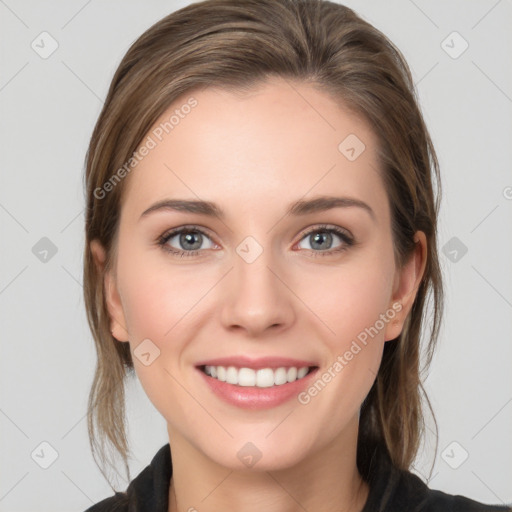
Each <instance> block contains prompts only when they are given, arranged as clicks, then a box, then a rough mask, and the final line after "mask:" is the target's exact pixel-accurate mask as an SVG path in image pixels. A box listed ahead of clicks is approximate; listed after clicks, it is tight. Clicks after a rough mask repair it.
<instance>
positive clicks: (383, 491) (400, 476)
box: [363, 452, 512, 512]
mask: <svg viewBox="0 0 512 512" xmlns="http://www.w3.org/2000/svg"><path fill="white" fill-rule="evenodd" d="M370 466H371V467H370V469H371V471H370V474H369V480H370V482H369V483H370V492H369V496H368V500H367V503H366V505H365V507H364V508H363V512H374V511H377V510H378V511H379V512H403V511H407V512H512V507H511V506H507V505H504V504H502V505H495V504H485V503H480V502H478V501H475V500H472V499H470V498H467V497H465V496H460V495H452V494H448V493H445V492H442V491H439V490H435V489H431V488H429V487H428V486H427V484H426V483H425V482H424V481H423V480H422V479H421V478H420V477H419V476H418V475H416V474H414V473H412V472H410V471H406V470H403V469H398V468H397V467H396V466H394V465H393V464H392V463H391V460H390V458H389V456H388V455H387V454H385V453H382V452H380V453H375V454H374V456H373V458H372V461H371V465H370Z"/></svg>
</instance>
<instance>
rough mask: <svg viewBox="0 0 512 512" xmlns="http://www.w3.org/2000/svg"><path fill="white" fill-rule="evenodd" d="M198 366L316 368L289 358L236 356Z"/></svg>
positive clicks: (309, 362)
mask: <svg viewBox="0 0 512 512" xmlns="http://www.w3.org/2000/svg"><path fill="white" fill-rule="evenodd" d="M196 366H197V367H200V366H225V367H228V366H235V367H236V368H252V369H253V370H259V369H261V368H281V367H283V366H284V367H290V366H295V367H297V368H302V367H304V366H307V367H311V366H317V364H316V363H314V362H312V361H306V360H300V359H292V358H290V357H272V356H267V357H258V358H250V357H247V356H236V357H218V358H215V359H208V360H207V361H201V362H200V363H198V364H197V365H196Z"/></svg>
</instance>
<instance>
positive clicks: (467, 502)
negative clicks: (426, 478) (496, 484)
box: [425, 489, 512, 512]
mask: <svg viewBox="0 0 512 512" xmlns="http://www.w3.org/2000/svg"><path fill="white" fill-rule="evenodd" d="M443 510H446V511H447V512H512V507H509V506H507V505H495V504H485V503H481V502H479V501H474V500H472V499H470V498H466V497H465V496H460V495H456V496H454V495H452V494H446V493H444V492H442V491H438V490H433V489H428V490H427V502H426V506H425V512H437V511H443Z"/></svg>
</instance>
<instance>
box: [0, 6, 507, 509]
mask: <svg viewBox="0 0 512 512" xmlns="http://www.w3.org/2000/svg"><path fill="white" fill-rule="evenodd" d="M188 3H189V2H181V1H180V2H176V1H173V2H171V1H162V0H160V1H153V2H143V1H142V0H138V1H136V0H131V1H126V0H123V1H121V0H109V1H103V2H100V1H99V0H92V1H91V0H90V1H88V2H87V1H84V0H73V1H69V0H68V1H64V0H60V1H53V2H38V1H35V0H32V1H29V0H18V1H17V0H5V1H4V0H0V34H1V45H0V52H1V54H0V109H1V110H0V119H1V125H0V126H1V128H0V129H1V133H0V140H1V143H2V151H1V152H0V163H1V166H0V168H1V172H2V182H1V187H0V222H1V226H2V232H1V233H2V250H1V251H0V257H1V260H0V269H1V275H0V308H1V321H2V324H1V325H2V327H1V329H2V330H1V334H2V338H1V342H2V349H1V357H0V364H1V367H0V379H1V388H0V389H1V396H0V428H1V436H0V443H1V446H0V450H1V452H0V460H1V461H2V463H1V466H0V511H2V512H3V511H16V512H26V511H31V510H36V509H37V510H39V511H40V512H45V511H50V510H51V511H64V510H66V511H69V510H76V511H83V510H85V509H86V508H87V507H88V506H90V505H91V504H92V503H95V502H97V501H99V500H100V499H102V498H105V497H106V496H108V495H111V490H110V488H109V487H108V485H107V484H106V482H105V481H104V480H103V478H102V476H101V474H100V473H99V471H98V469H97V468H96V466H95V465H94V462H93V459H92V456H91V454H90V451H89V446H88V442H87V432H86V420H85V412H86V398H87V393H88V391H89V385H90V383H91V379H92V375H93V368H94V363H95V353H94V347H93V342H92V339H91V335H90V333H89V331H88V327H87V324H86V320H85V311H84V305H83V300H82V284H81V275H82V246H83V222H84V216H83V206H84V201H83V191H82V172H83V162H84V156H85V151H86V147H87V144H88V140H89V137H90V135H91V132H92V129H93V125H94V123H95V120H96V118H97V116H98V114H99V112H100V108H101V105H102V100H103V98H104V97H105V95H106V92H107V88H108V85H109V83H110V80H111V78H112V75H113V72H114V70H115V68H116V66H117V64H118V63H119V61H120V59H121V57H122V56H123V54H124V53H125V52H126V50H127V49H128V46H129V45H130V44H131V43H132V42H133V41H134V40H135V38H136V37H137V36H138V35H140V34H141V33H142V32H143V31H144V30H145V29H147V28H149V26H150V25H152V24H153V23H154V22H156V21H157V20H158V19H160V18H161V17H163V16H164V15H166V14H168V13H170V12H172V11H174V10H176V9H178V8H180V7H182V6H184V5H186V4H188ZM346 5H348V6H350V7H352V8H354V9H355V10H356V11H357V12H358V13H359V14H360V15H362V16H363V17H364V18H365V19H366V20H368V21H370V22H371V23H373V24H374V25H375V26H377V28H379V29H381V30H382V31H383V32H384V33H385V34H386V35H388V36H389V37H390V38H391V40H392V41H393V42H395V43H396V44H397V46H398V47H399V48H400V49H401V50H402V52H403V53H404V54H405V56H406V58H407V59H408V62H409V64H410V66H411V68H412V71H413V76H414V78H415V81H416V84H417V86H418V91H419V94H420V98H421V104H422V109H423V111H424V113H425V118H426V121H427V124H428V127H429V129H430V130H431V135H432V137H433V140H434V144H435V145H436V148H437V151H438V155H439V158H440V164H441V171H442V177H443V186H444V199H443V204H442V210H441V225H440V248H442V247H443V246H445V244H447V243H448V242H449V241H450V240H451V239H452V238H453V237H457V238H458V239H459V240H460V242H461V243H462V244H464V245H465V246H466V247H467V253H466V254H465V255H463V256H462V257H460V255H461V254H462V253H461V252H460V251H459V250H458V249H457V251H458V253H457V254H458V258H459V259H458V261H456V262H454V261H451V260H450V258H449V257H448V256H446V255H445V254H443V253H442V254H441V259H442V264H443V271H444V274H445V277H446V288H447V306H446V317H445V324H444V328H443V331H442V334H441V340H440V346H439V350H438V352H437V355H436V357H435V359H434V361H433V366H432V370H431V372H430V374H429V375H428V378H427V380H426V389H427V391H428V392H429V397H430V399H431V401H432V404H433V406H434V409H435V414H436V418H437V420H438V424H439V429H440V438H439V450H438V455H437V459H436V465H435V466H434V469H433V472H432V478H431V479H430V480H429V486H430V487H431V488H434V489H441V490H444V491H445V492H448V493H451V494H462V495H465V496H468V497H471V498H473V499H476V500H479V501H483V502H486V503H504V502H508V503H510V502H512V464H511V460H512V436H511V432H512V382H511V371H510V369H511V363H512V344H511V338H512V336H511V335H512V322H511V318H512V270H511V268H512V265H511V262H512V243H511V236H510V235H511V233H512V231H511V227H512V215H511V213H512V200H511V197H512V173H511V171H510V169H511V161H512V158H511V157H512V154H511V153H512V150H511V142H512V123H511V119H512V118H511V112H512V72H511V66H510V62H511V61H510V53H511V49H512V32H511V31H510V27H511V26H512V5H511V2H510V1H507V0H500V1H496V0H492V1H487V0H472V1H467V0H464V1H463V0H459V1H450V2H447V1H441V0H437V1H427V0H415V1H414V2H413V1H408V0H394V1H387V2H382V1H378V0H373V1H362V0H359V1H358V0H352V1H348V2H346ZM43 31H47V32H49V33H50V34H51V36H52V37H53V38H54V39H55V40H56V41H57V42H58V45H59V46H58V48H57V50H56V51H55V52H54V53H53V54H52V55H51V56H50V57H48V58H47V59H43V58H41V57H40V56H39V54H38V53H36V52H35V51H34V50H33V49H32V47H31V43H32V41H34V40H36V42H37V40H38V39H37V38H38V36H39V34H40V33H41V32H43ZM453 31H457V32H458V33H459V34H460V35H461V36H462V37H463V38H464V40H466V41H467V42H468V43H469V47H468V49H467V50H466V51H465V52H464V53H463V54H462V55H460V56H459V57H458V58H452V56H450V55H449V54H448V53H447V52H446V51H445V49H448V50H449V48H448V47H449V46H451V47H452V48H451V50H449V51H451V52H452V54H453V52H457V51H458V50H459V49H461V48H462V46H461V44H462V41H461V40H460V39H457V38H455V39H453V36H452V37H451V38H449V39H448V40H447V41H446V42H445V43H444V45H443V46H444V48H443V46H442V42H443V41H444V40H445V39H446V38H447V36H449V35H450V34H451V33H452V32H453ZM455 37H457V36H455ZM447 46H448V47H447ZM507 187H508V188H507ZM43 237H48V238H49V239H50V240H51V241H52V242H53V244H55V246H56V248H57V253H56V254H55V255H54V256H52V257H51V258H50V257H48V261H46V262H42V261H40V259H39V258H37V257H36V255H35V254H34V253H33V251H32V248H33V247H34V246H35V244H36V243H37V242H38V241H39V240H40V239H41V238H43ZM450 243H452V244H453V243H454V242H453V241H452V242H450ZM449 247H450V246H449ZM450 250H451V249H450ZM451 257H452V259H453V253H452V256H451ZM127 398H128V421H129V425H130V427H129V428H130V430H129V432H130V442H131V445H132V448H133V451H134V453H135V455H136V458H135V459H134V460H133V461H132V463H131V471H132V476H135V475H136V474H137V473H138V472H139V471H140V470H141V469H143V468H144V467H145V466H146V465H147V464H148V463H149V462H150V460H151V458H152V457H153V455H154V454H155V453H156V451H157V449H158V448H160V447H161V446H162V445H163V444H165V443H166V442H167V441H168V439H167V432H166V430H165V423H164V421H163V419H162V418H161V417H160V415H159V414H158V413H157V412H156V411H155V410H154V408H153V406H152V405H151V403H150V402H149V400H148V399H147V398H146V396H145V395H144V393H143V391H142V389H141V387H140V385H139V384H138V382H137V381H135V382H134V383H132V384H131V385H130V386H129V388H128V395H127ZM430 425H431V423H430ZM42 442H47V443H49V444H50V445H51V446H52V447H53V448H54V449H55V450H56V452H57V453H58V458H57V459H56V460H55V462H53V464H51V465H50V467H48V468H47V469H43V468H41V467H40V466H39V465H38V464H37V463H36V462H35V461H34V460H33V458H31V453H32V452H33V451H34V450H36V449H37V450H39V452H38V453H40V450H41V447H40V444H41V443H42ZM454 442H455V443H456V444H452V443H454ZM433 447H434V440H433V437H432V435H431V434H430V435H429V437H428V438H427V440H426V445H425V450H423V451H422V454H421V455H420V457H419V458H418V460H417V461H416V463H415V470H414V471H415V472H416V473H417V474H419V475H420V476H422V478H423V479H426V477H427V475H428V473H429V469H430V464H431V462H432V458H433ZM43 448H44V445H43ZM43 451H44V453H45V457H48V454H49V453H50V450H49V449H43ZM466 452H467V454H468V455H469V456H468V458H467V460H465V461H464V462H463V463H462V464H461V465H460V466H459V467H458V468H457V469H454V468H453V467H452V466H456V465H458V464H460V461H461V460H462V459H463V457H464V455H465V453H466ZM43 458H44V457H43ZM41 461H42V459H41V460H40V462H41ZM42 462H43V463H44V461H42ZM126 484H127V482H123V481H121V480H120V481H119V489H120V490H124V489H125V487H126Z"/></svg>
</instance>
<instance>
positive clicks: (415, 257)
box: [385, 231, 427, 341]
mask: <svg viewBox="0 0 512 512" xmlns="http://www.w3.org/2000/svg"><path fill="white" fill-rule="evenodd" d="M414 240H415V243H416V247H415V248H414V250H413V252H412V254H411V256H410V257H409V260H408V261H407V262H406V263H405V264H404V265H403V267H402V268H401V269H397V272H396V274H395V281H394V283H393V297H392V302H391V305H390V307H391V306H392V309H393V310H395V311H397V313H396V315H395V316H394V318H393V320H391V321H390V322H389V323H388V324H387V326H386V332H385V341H389V340H393V339H395V338H397V337H398V336H399V335H400V333H401V332H402V329H403V326H404V324H405V320H406V319H407V316H408V315H409V312H410V311H411V309H412V306H413V304H414V300H415V298H416V294H417V292H418V288H419V287H420V284H421V281H422V279H423V274H424V272H425V268H426V263H427V239H426V236H425V233H423V232H422V231H417V232H416V233H415V235H414ZM398 303H399V304H400V305H401V307H398V306H397V304H398Z"/></svg>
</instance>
